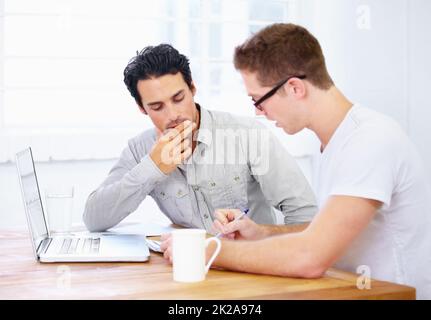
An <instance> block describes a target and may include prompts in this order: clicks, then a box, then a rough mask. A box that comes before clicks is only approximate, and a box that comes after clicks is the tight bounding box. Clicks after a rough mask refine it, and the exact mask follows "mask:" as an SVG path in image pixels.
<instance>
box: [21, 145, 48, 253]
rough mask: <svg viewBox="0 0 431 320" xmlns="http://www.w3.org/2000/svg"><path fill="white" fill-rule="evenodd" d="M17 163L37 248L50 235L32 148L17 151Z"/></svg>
mask: <svg viewBox="0 0 431 320" xmlns="http://www.w3.org/2000/svg"><path fill="white" fill-rule="evenodd" d="M16 165H17V168H18V174H19V178H20V180H21V191H22V196H23V200H24V206H25V210H26V214H27V220H28V223H29V228H30V231H31V236H32V237H33V239H32V240H33V242H34V246H35V247H34V248H35V250H37V249H38V247H39V245H40V242H41V241H42V240H43V239H45V238H47V237H48V229H47V226H46V221H45V215H44V213H43V207H42V201H41V198H40V192H39V185H38V183H37V177H36V171H35V168H34V162H33V156H32V153H31V149H30V148H28V149H26V150H24V151H21V152H19V153H17V155H16Z"/></svg>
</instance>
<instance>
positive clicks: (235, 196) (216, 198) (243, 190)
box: [201, 170, 248, 211]
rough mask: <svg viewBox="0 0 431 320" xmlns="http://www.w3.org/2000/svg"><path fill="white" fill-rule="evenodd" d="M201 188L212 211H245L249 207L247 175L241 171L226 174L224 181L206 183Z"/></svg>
mask: <svg viewBox="0 0 431 320" xmlns="http://www.w3.org/2000/svg"><path fill="white" fill-rule="evenodd" d="M201 186H202V188H201V189H202V193H203V194H204V197H205V200H206V201H207V202H210V203H209V204H210V206H211V208H210V209H211V210H212V211H214V210H215V209H222V208H237V209H245V208H247V207H248V199H247V175H245V174H243V173H241V172H240V171H239V170H232V171H230V172H226V174H225V176H224V177H223V180H218V181H216V180H210V181H206V182H203V183H202V185H201ZM208 200H210V201H208Z"/></svg>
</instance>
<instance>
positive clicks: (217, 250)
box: [205, 237, 221, 274]
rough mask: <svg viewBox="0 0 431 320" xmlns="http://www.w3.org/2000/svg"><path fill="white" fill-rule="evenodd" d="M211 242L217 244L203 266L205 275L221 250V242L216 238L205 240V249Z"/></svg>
mask: <svg viewBox="0 0 431 320" xmlns="http://www.w3.org/2000/svg"><path fill="white" fill-rule="evenodd" d="M211 241H215V242H216V243H217V248H216V250H215V251H214V253H213V255H212V256H211V258H210V260H209V261H208V263H207V265H206V266H205V274H207V273H208V270H209V269H210V267H211V265H212V263H213V262H214V260H215V258H216V257H217V255H218V254H219V252H220V249H221V241H220V239H219V238H216V237H212V238H208V239H206V240H205V248H206V247H208V245H209V243H210V242H211Z"/></svg>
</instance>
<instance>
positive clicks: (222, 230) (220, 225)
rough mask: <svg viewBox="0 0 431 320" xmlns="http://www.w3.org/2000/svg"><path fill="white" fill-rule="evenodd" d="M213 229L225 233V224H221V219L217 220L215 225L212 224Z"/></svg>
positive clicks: (215, 231)
mask: <svg viewBox="0 0 431 320" xmlns="http://www.w3.org/2000/svg"><path fill="white" fill-rule="evenodd" d="M212 229H213V231H214V233H215V234H217V233H219V232H221V233H222V234H224V228H223V225H222V224H221V222H220V221H218V220H215V221H214V223H213V225H212Z"/></svg>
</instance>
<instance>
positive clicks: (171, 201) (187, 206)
mask: <svg viewBox="0 0 431 320" xmlns="http://www.w3.org/2000/svg"><path fill="white" fill-rule="evenodd" d="M154 193H155V197H156V201H157V203H158V204H159V207H160V208H161V209H162V211H163V212H164V213H165V214H166V215H167V216H168V217H169V218H170V219H171V220H172V222H173V223H175V224H179V225H182V226H191V221H192V218H193V210H192V205H191V200H190V194H189V190H188V188H187V187H186V186H183V185H176V184H169V185H164V186H160V187H157V188H156V190H155V192H154Z"/></svg>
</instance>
